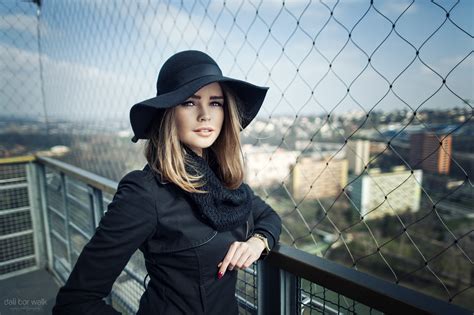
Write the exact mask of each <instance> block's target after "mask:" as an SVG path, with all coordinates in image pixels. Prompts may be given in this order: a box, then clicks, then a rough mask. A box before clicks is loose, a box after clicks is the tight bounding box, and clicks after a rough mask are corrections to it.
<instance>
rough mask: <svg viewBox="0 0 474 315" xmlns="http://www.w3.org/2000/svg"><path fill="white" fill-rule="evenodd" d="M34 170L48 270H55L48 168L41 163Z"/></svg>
mask: <svg viewBox="0 0 474 315" xmlns="http://www.w3.org/2000/svg"><path fill="white" fill-rule="evenodd" d="M33 165H34V168H35V169H36V178H37V181H36V182H37V185H38V192H39V199H40V200H39V201H40V205H41V206H40V210H41V212H40V214H41V216H42V223H43V231H44V242H45V245H46V246H45V248H46V253H47V259H48V261H47V264H48V269H49V270H53V250H52V244H51V233H50V231H51V224H50V222H49V215H48V200H47V194H46V168H45V166H44V165H43V164H41V163H36V162H35V163H33Z"/></svg>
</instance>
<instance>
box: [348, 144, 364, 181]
mask: <svg viewBox="0 0 474 315" xmlns="http://www.w3.org/2000/svg"><path fill="white" fill-rule="evenodd" d="M346 146H347V148H346V156H347V161H348V163H349V171H351V173H352V174H360V173H362V172H363V171H364V167H365V166H366V165H367V164H368V163H369V158H370V141H368V140H352V139H349V140H348V141H347V145H346Z"/></svg>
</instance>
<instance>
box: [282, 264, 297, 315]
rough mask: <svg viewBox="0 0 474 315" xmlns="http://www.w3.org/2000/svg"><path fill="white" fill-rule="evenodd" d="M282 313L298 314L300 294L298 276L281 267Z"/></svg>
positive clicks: (284, 314) (285, 314) (288, 314)
mask: <svg viewBox="0 0 474 315" xmlns="http://www.w3.org/2000/svg"><path fill="white" fill-rule="evenodd" d="M280 301H281V313H280V314H281V315H296V314H298V308H299V301H300V295H299V294H298V277H296V276H295V275H294V274H292V273H290V272H288V271H285V270H283V269H280Z"/></svg>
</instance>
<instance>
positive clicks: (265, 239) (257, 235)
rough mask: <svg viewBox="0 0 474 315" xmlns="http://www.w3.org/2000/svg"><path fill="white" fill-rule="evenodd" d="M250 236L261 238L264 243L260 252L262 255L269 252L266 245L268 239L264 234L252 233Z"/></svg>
mask: <svg viewBox="0 0 474 315" xmlns="http://www.w3.org/2000/svg"><path fill="white" fill-rule="evenodd" d="M252 236H253V237H256V238H259V239H261V240H262V241H263V243H265V249H264V251H263V252H262V255H268V253H270V247H269V246H268V240H267V238H266V237H265V235H263V234H260V233H254V234H252Z"/></svg>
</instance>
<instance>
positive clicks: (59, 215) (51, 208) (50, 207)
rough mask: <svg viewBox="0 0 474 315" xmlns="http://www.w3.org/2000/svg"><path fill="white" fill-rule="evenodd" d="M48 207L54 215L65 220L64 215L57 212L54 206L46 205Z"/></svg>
mask: <svg viewBox="0 0 474 315" xmlns="http://www.w3.org/2000/svg"><path fill="white" fill-rule="evenodd" d="M48 209H49V210H51V212H52V213H54V214H55V215H57V216H58V217H60V218H61V219H63V220H66V217H65V216H64V214H62V213H61V212H59V210H57V209H56V208H55V207H53V206H51V205H48Z"/></svg>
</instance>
